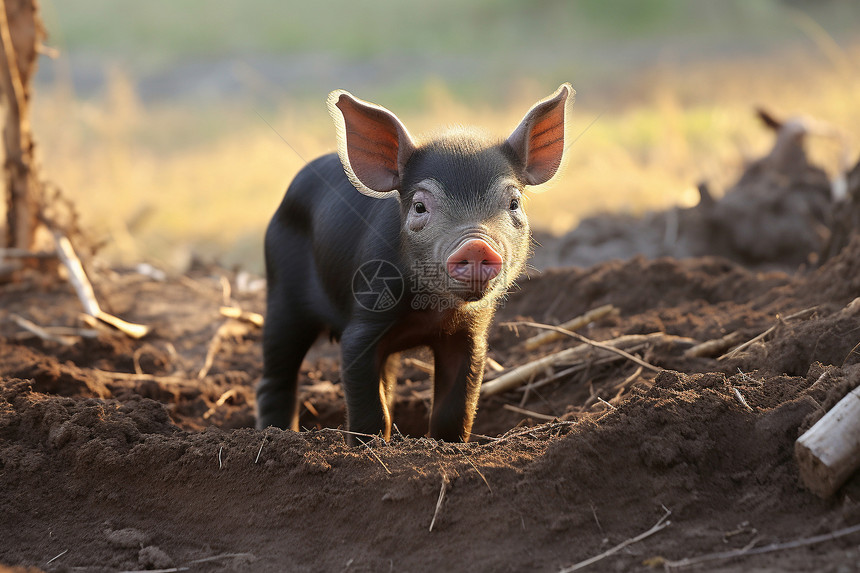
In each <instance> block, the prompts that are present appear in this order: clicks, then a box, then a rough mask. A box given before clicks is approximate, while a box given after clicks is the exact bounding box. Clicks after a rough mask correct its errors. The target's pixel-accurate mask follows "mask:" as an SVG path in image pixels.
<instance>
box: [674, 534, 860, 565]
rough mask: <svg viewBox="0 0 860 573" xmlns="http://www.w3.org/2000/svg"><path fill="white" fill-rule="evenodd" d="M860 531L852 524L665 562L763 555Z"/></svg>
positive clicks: (683, 563) (689, 562)
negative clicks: (810, 535) (786, 539)
mask: <svg viewBox="0 0 860 573" xmlns="http://www.w3.org/2000/svg"><path fill="white" fill-rule="evenodd" d="M857 532H860V524H857V525H852V526H850V527H845V528H842V529H837V530H836V531H832V532H830V533H823V534H821V535H815V536H813V537H805V538H801V539H795V540H793V541H786V542H784V543H771V544H770V545H765V546H762V547H755V548H746V547H745V548H743V549H734V550H732V551H718V552H716V553H707V554H705V555H700V556H698V557H687V558H685V559H681V560H678V561H665V562H664V563H663V564H664V565H665V566H666V568H667V569H672V568H679V569H680V568H681V567H689V566H690V565H698V564H699V563H707V562H708V561H722V560H724V559H731V558H733V557H746V556H747V555H761V554H763V553H772V552H774V551H783V550H785V549H796V548H798V547H806V546H808V545H816V544H818V543H823V542H825V541H832V540H834V539H839V538H840V537H845V536H846V535H851V534H852V533H857Z"/></svg>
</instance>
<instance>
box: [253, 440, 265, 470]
mask: <svg viewBox="0 0 860 573" xmlns="http://www.w3.org/2000/svg"><path fill="white" fill-rule="evenodd" d="M265 445H266V438H263V443H262V444H260V449H259V450H258V451H257V459H255V460H254V463H255V464H256V463H257V462H259V461H260V454H262V453H263V446H265Z"/></svg>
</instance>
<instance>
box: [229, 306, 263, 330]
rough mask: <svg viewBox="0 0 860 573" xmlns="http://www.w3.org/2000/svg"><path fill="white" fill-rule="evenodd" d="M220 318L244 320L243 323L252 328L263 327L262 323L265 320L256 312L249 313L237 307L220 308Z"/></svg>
mask: <svg viewBox="0 0 860 573" xmlns="http://www.w3.org/2000/svg"><path fill="white" fill-rule="evenodd" d="M219 312H220V313H221V316H226V317H227V318H235V319H237V320H244V321H245V322H250V323H251V324H253V325H254V326H256V327H258V328H262V327H263V323H264V322H265V319H264V318H263V315H262V314H260V313H258V312H250V311H247V310H242V309H241V308H239V307H238V306H222V307H221V308H220V309H219Z"/></svg>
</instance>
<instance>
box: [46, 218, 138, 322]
mask: <svg viewBox="0 0 860 573" xmlns="http://www.w3.org/2000/svg"><path fill="white" fill-rule="evenodd" d="M53 234H54V241H55V242H56V244H57V255H58V256H59V257H60V261H62V263H63V265H64V266H65V267H66V270H68V271H69V282H70V283H71V284H72V286H73V287H74V288H75V292H76V293H77V294H78V298H79V299H80V300H81V304H82V305H83V307H84V311H85V312H86V313H87V314H88V315H90V316H92V317H94V318H97V319H98V320H100V321H102V322H104V323H107V324H109V325H111V326H113V327H114V328H116V329H117V330H119V331H121V332H123V333H125V334H126V335H128V336H130V337H132V338H143V337H144V336H146V335H147V334H149V327H148V326H144V325H142V324H133V323H131V322H126V321H124V320H122V319H121V318H119V317H116V316H113V315H112V314H108V313H106V312H105V311H103V310H102V309H101V308H100V307H99V303H98V300H96V294H95V292H94V291H93V285H92V283H90V280H89V279H88V278H87V274H86V273H85V272H84V266H83V265H82V264H81V259H79V258H78V255H77V254H75V249H74V247H72V243H71V241H69V239H68V237H66V236H64V235H62V234H61V233H59V232H57V231H54V232H53Z"/></svg>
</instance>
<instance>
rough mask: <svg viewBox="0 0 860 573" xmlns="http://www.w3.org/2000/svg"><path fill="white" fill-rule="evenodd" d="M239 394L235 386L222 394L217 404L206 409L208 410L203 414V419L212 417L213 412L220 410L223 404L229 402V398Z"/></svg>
mask: <svg viewBox="0 0 860 573" xmlns="http://www.w3.org/2000/svg"><path fill="white" fill-rule="evenodd" d="M237 394H238V392H236V389H235V388H230V389H229V390H227V391H226V392H224V393H223V394H221V396H219V398H218V400H217V401H216V402H215V404H214V405H213V406H212V407H211V408H209V409H208V410H206V412H205V413H204V414H203V419H204V420H208V419H209V418H211V417H212V414H214V413H215V412H217V411H218V408H220V407H221V406H223V405H224V404H225V403H226V402H227V400H229V399H230V398H233V397H235V396H236V395H237Z"/></svg>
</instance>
